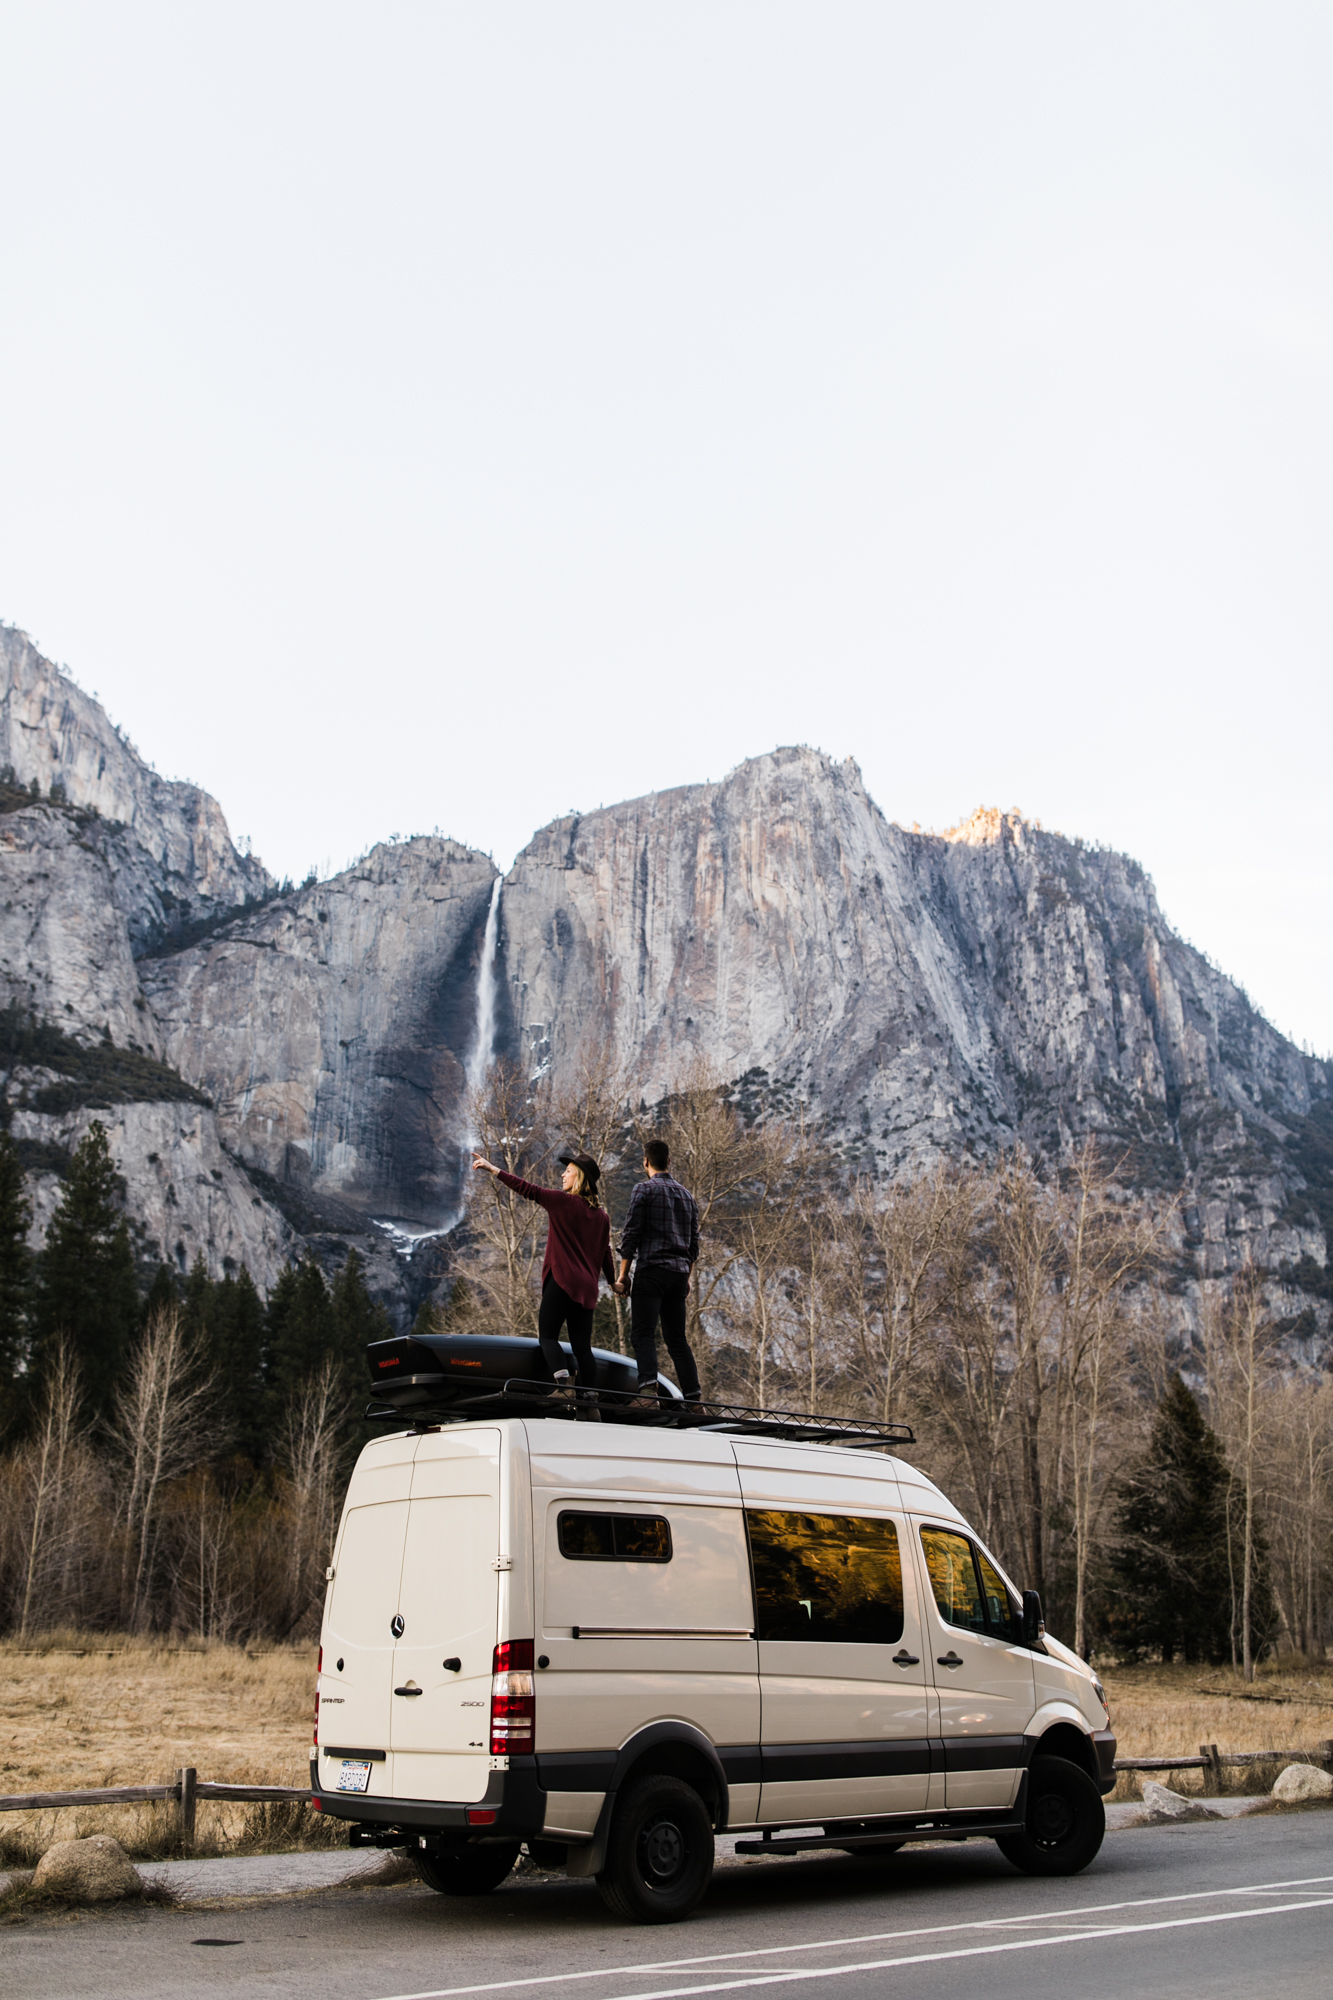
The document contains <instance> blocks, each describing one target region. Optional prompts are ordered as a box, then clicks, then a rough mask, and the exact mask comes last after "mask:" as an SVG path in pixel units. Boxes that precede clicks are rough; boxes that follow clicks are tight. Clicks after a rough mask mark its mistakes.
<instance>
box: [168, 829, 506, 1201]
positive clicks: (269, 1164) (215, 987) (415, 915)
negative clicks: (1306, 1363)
mask: <svg viewBox="0 0 1333 2000" xmlns="http://www.w3.org/2000/svg"><path fill="white" fill-rule="evenodd" d="M495 874H496V871H495V868H494V866H493V864H492V863H491V862H489V861H488V860H487V859H486V858H485V856H484V855H480V854H474V853H473V852H472V851H471V849H469V848H466V847H460V846H459V845H458V843H457V842H456V841H452V840H441V839H434V838H431V839H420V840H410V841H406V842H404V843H402V844H401V845H392V846H380V847H376V848H375V849H374V850H373V852H372V853H370V854H369V855H367V857H366V859H365V860H364V861H361V862H359V863H358V864H357V866H356V867H355V868H352V869H350V870H348V872H347V873H346V874H343V875H337V876H334V877H333V879H332V880H331V881H328V882H321V883H319V884H318V885H316V886H313V887H311V888H309V889H303V890H301V891H300V892H299V893H297V894H295V895H291V896H286V897H283V898H282V899H281V900H280V901H278V902H276V903H272V904H270V905H268V906H267V907H266V908H264V909H263V910H260V911H258V912H256V913H255V914H254V915H253V916H251V917H246V918H242V919H241V920H239V921H238V922H235V923H232V924H230V925H228V926H227V928H226V929H225V930H223V931H221V932H219V934H218V935H217V936H216V937H214V938H210V939H209V940H208V942H207V943H204V944H200V945H196V946H194V947H193V948H192V949H189V950H186V951H181V952H177V953H174V954H172V955H170V956H166V957H161V958H156V959H153V960H150V961H148V962H147V963H144V964H141V966H140V967H139V971H140V974H141V977H142V980H143V988H144V992H145V994H146V995H147V998H148V1002H149V1005H150V1007H151V1009H152V1011H153V1013H154V1015H155V1017H156V1020H157V1022H158V1023H159V1024H160V1032H161V1034H162V1037H163V1047H164V1051H165V1054H166V1057H167V1060H168V1061H169V1062H170V1063H171V1064H172V1065H173V1066H174V1067H176V1068H177V1069H179V1070H180V1071H181V1073H182V1074H183V1075H184V1076H187V1077H188V1078H189V1079H190V1080H191V1081H192V1082H196V1083H198V1084H200V1085H201V1086H202V1087H203V1088H204V1089H205V1090H207V1092H208V1093H209V1095H210V1096H211V1097H212V1098H213V1100H214V1102H215V1103H216V1105H217V1110H218V1121H219V1126H220V1129H221V1131H222V1134H223V1137H224V1140H225V1142H226V1144H227V1145H228V1146H229V1147H230V1148H231V1149H232V1150H233V1151H234V1152H235V1153H236V1154H237V1156H238V1157H239V1158H241V1159H242V1160H244V1161H246V1163H247V1164H248V1165H250V1166H251V1167H255V1168H259V1169H261V1170H262V1171H263V1172H264V1173H265V1174H267V1175H269V1176H270V1177H271V1178H272V1179H273V1180H274V1181H276V1182H281V1183H287V1184H291V1185H293V1186H294V1187H296V1188H297V1189H299V1190H303V1191H304V1193H305V1196H306V1198H307V1200H315V1201H316V1202H317V1204H322V1205H324V1206H325V1207H327V1204H328V1203H329V1201H330V1200H332V1201H333V1202H335V1203H336V1204H338V1212H339V1214H340V1215H344V1217H345V1211H347V1210H349V1209H350V1210H353V1211H355V1212H356V1213H357V1214H359V1215H360V1217H361V1218H362V1223H363V1226H364V1219H365V1218H366V1217H368V1216H370V1215H374V1216H376V1217H378V1218H382V1219H385V1220H388V1221H392V1222H396V1223H399V1224H400V1225H402V1226H403V1227H404V1228H405V1229H406V1230H408V1231H413V1230H416V1231H419V1230H421V1229H422V1228H423V1227H427V1228H430V1227H438V1226H439V1224H440V1222H441V1221H442V1219H443V1218H445V1217H446V1216H448V1215H449V1214H450V1213H451V1212H452V1211H454V1210H456V1208H457V1206H458V1201H459V1187H460V1181H461V1175H462V1147H463V1144H464V1141H465V1139H466V1133H465V1132H464V1130H463V1124H462V1105H463V1097H464V1090H465V1079H464V1069H465V1065H466V1062H467V1056H468V1051H469V1048H470V1045H471V1041H472V1036H473V1032H474V1028H475V1022H476V1001H477V975H478V959H479V956H480V951H481V944H482V937H483V934H484V931H485V925H486V913H487V908H488V905H489V903H490V898H491V886H492V883H493V882H494V880H495ZM329 1213H330V1214H332V1213H333V1211H332V1210H329Z"/></svg>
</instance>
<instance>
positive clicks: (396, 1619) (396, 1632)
mask: <svg viewBox="0 0 1333 2000" xmlns="http://www.w3.org/2000/svg"><path fill="white" fill-rule="evenodd" d="M389 1630H390V1631H391V1632H392V1633H393V1636H394V1638H395V1639H401V1638H402V1636H403V1633H404V1632H405V1631H406V1630H407V1625H406V1622H405V1620H404V1618H403V1614H402V1612H401V1611H395V1612H394V1614H393V1617H392V1618H391V1619H390V1620H389Z"/></svg>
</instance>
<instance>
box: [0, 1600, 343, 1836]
mask: <svg viewBox="0 0 1333 2000" xmlns="http://www.w3.org/2000/svg"><path fill="white" fill-rule="evenodd" d="M314 1705H315V1648H314V1647H313V1646H281V1647H275V1648H270V1649H263V1650H259V1649H256V1650H255V1651H254V1652H247V1651H246V1650H245V1648H243V1647H240V1646H208V1647H201V1646H192V1647H191V1646H180V1647H173V1646H167V1645H164V1644H161V1643H159V1642H157V1641H154V1640H151V1639H142V1640H141V1639H133V1638H125V1637H120V1636H111V1637H108V1636H105V1635H100V1636H97V1637H93V1638H89V1637H87V1636H81V1635H79V1634H77V1633H60V1634H54V1635H52V1636H51V1637H49V1638H47V1639H44V1640H30V1641H29V1642H28V1643H27V1645H26V1647H23V1648H20V1647H19V1646H18V1645H17V1644H4V1643H0V1793H7V1794H10V1795H12V1794H14V1793H17V1792H37V1791H44V1792H51V1791H66V1790H68V1791H75V1790H85V1789H88V1788H90V1787H93V1786H98V1785H156V1784H166V1783H169V1782H171V1780H172V1779H174V1777H175V1775H176V1772H177V1770H178V1769H179V1768H180V1767H181V1765H183V1764H193V1765H194V1766H195V1768H196V1769H197V1770H198V1773H199V1776H200V1777H201V1778H209V1779H212V1780H213V1781H214V1782H223V1783H231V1784H246V1783H249V1784H268V1785H308V1784H309V1782H310V1765H309V1761H308V1759H309V1744H310V1723H311V1716H312V1714H313V1712H314ZM197 1831H198V1840H197V1849H196V1851H198V1852H201V1853H222V1852H245V1851H251V1852H255V1851H259V1850H260V1849H267V1850H272V1849H274V1848H276V1847H289V1846H294V1845H300V1846H305V1845H309V1844H312V1843H319V1844H327V1842H328V1841H329V1840H336V1841H338V1842H340V1843H341V1842H342V1841H343V1840H345V1838H346V1833H345V1829H342V1828H334V1827H333V1826H332V1825H331V1824H330V1825H329V1826H328V1827H327V1828H326V1827H325V1826H324V1825H323V1824H322V1823H321V1822H320V1820H319V1819H318V1818H317V1817H316V1816H315V1815H314V1814H312V1813H309V1812H306V1811H305V1810H304V1809H303V1808H302V1809H297V1810H293V1809H292V1808H290V1807H285V1808H284V1807H264V1806H239V1805H227V1806H223V1805H217V1804H214V1803H212V1802H210V1801H208V1800H200V1802H199V1816H198V1829H197ZM84 1833H110V1834H113V1835H114V1836H115V1838H116V1839H117V1840H119V1841H120V1842H121V1844H122V1845H123V1846H124V1847H125V1849H126V1851H127V1852H129V1853H133V1854H137V1855H140V1856H149V1855H155V1854H167V1853H170V1852H171V1851H172V1843H173V1839H174V1826H173V1808H172V1806H171V1805H170V1804H166V1805H156V1804H153V1805H143V1806H95V1807H94V1806H76V1807H67V1808H65V1809H63V1810H62V1811H60V1812H42V1813H4V1814H0V1861H5V1860H8V1861H11V1862H14V1863H23V1862H27V1861H29V1859H30V1857H32V1856H34V1855H36V1854H40V1853H42V1852H43V1851H44V1850H45V1848H47V1847H48V1846H49V1845H50V1843H51V1842H52V1840H54V1839H63V1840H68V1839H72V1838H74V1837H75V1836H76V1834H84Z"/></svg>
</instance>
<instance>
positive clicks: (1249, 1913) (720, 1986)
mask: <svg viewBox="0 0 1333 2000" xmlns="http://www.w3.org/2000/svg"><path fill="white" fill-rule="evenodd" d="M1329 1908H1333V1896H1324V1897H1322V1898H1321V1899H1320V1900H1319V1901H1318V1902H1316V1903H1274V1904H1272V1905H1271V1906H1270V1907H1269V1908H1268V1909H1266V1910H1219V1911H1218V1912H1217V1913H1216V1915H1214V1916H1211V1917H1168V1918H1167V1919H1166V1920H1165V1921H1164V1922H1162V1923H1158V1924H1108V1925H1107V1926H1106V1927H1105V1928H1104V1929H1102V1930H1086V1931H1069V1932H1068V1933H1067V1934H1066V1935H1065V1936H1064V1937H1053V1938H1014V1939H1013V1940H1012V1942H1010V1943H1008V1944H973V1945H967V1946H965V1947H964V1948H963V1950H961V1951H921V1952H914V1953H912V1954H911V1955H910V1956H908V1957H906V1958H871V1959H866V1960H864V1961H863V1962H862V1963H861V1964H859V1965H814V1966H806V1967H804V1968H803V1969H802V1970H801V1971H800V1972H747V1973H743V1974H742V1975H741V1977H740V1978H739V1979H719V1980H717V1981H715V1983H714V1984H713V1985H711V1986H659V1987H658V1988H657V1989H656V1991H654V1992H651V1993H642V1992H640V1991H638V1989H637V1988H636V1990H635V1991H634V1992H633V1993H621V1994H617V1995H616V1996H615V2000H683V1996H685V1995H687V1994H695V1993H735V1992H737V1991H739V1990H741V1989H745V1990H747V1991H748V1989H749V1988H750V1987H752V1986H790V1985H795V1984H796V1983H797V1982H799V1981H801V1980H807V1979H840V1978H842V1977H843V1975H844V1974H846V1973H849V1972H891V1971H893V1970H894V1969H895V1968H897V1967H898V1966H902V1965H940V1964H943V1963H944V1962H945V1961H947V1960H948V1959H951V1958H992V1957H994V1956H995V1955H996V1954H997V1953H999V1952H1005V1951H1045V1950H1046V1949H1047V1948H1048V1947H1049V1946H1051V1945H1057V1944H1088V1943H1090V1942H1091V1941H1093V1940H1094V1939H1100V1938H1109V1937H1143V1936H1146V1935H1147V1934H1148V1933H1149V1932H1151V1931H1176V1930H1188V1929H1190V1928H1192V1927H1193V1926H1195V1925H1199V1924H1235V1923H1243V1922H1244V1921H1245V1920H1246V1919H1247V1918H1249V1917H1273V1916H1279V1915H1283V1916H1285V1915H1286V1914H1287V1913H1288V1912H1289V1911H1291V1910H1293V1909H1294V1910H1298V1911H1299V1910H1327V1909H1329Z"/></svg>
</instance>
